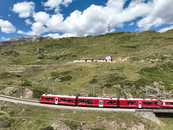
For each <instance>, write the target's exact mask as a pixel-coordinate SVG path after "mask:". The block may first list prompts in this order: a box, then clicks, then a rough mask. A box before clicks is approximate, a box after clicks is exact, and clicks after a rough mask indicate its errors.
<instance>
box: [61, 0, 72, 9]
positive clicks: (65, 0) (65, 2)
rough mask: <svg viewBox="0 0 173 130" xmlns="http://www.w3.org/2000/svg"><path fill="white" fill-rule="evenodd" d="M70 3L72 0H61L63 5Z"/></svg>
mask: <svg viewBox="0 0 173 130" xmlns="http://www.w3.org/2000/svg"><path fill="white" fill-rule="evenodd" d="M71 3H72V0H64V1H63V5H65V6H66V7H67V6H68V5H69V4H71Z"/></svg>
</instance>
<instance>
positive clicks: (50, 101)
mask: <svg viewBox="0 0 173 130" xmlns="http://www.w3.org/2000/svg"><path fill="white" fill-rule="evenodd" d="M40 103H47V104H55V96H53V95H45V94H43V95H42V96H41V97H40Z"/></svg>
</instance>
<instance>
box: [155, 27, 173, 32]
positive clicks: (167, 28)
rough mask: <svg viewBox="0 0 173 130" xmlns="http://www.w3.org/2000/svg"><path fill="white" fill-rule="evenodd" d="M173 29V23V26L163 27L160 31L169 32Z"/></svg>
mask: <svg viewBox="0 0 173 130" xmlns="http://www.w3.org/2000/svg"><path fill="white" fill-rule="evenodd" d="M172 29H173V25H172V26H169V27H165V28H162V29H160V30H159V31H158V32H160V33H164V32H167V31H169V30H172Z"/></svg>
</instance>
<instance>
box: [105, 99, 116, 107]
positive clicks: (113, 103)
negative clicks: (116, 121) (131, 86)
mask: <svg viewBox="0 0 173 130" xmlns="http://www.w3.org/2000/svg"><path fill="white" fill-rule="evenodd" d="M103 107H105V108H116V107H119V99H118V98H103Z"/></svg>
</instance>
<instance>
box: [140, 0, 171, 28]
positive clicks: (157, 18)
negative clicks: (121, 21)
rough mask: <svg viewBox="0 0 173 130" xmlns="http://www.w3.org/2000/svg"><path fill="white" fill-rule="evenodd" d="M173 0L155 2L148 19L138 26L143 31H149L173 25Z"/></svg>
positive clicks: (144, 19) (156, 0)
mask: <svg viewBox="0 0 173 130" xmlns="http://www.w3.org/2000/svg"><path fill="white" fill-rule="evenodd" d="M172 5H173V0H153V3H152V4H151V5H150V6H151V8H152V10H151V11H150V13H148V15H147V16H146V17H144V18H143V19H142V20H141V21H139V23H138V26H139V27H140V28H141V29H142V30H149V29H150V28H151V27H153V26H156V27H157V26H159V25H161V24H164V23H166V24H172V23H173V17H172V16H173V10H172Z"/></svg>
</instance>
